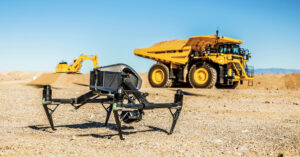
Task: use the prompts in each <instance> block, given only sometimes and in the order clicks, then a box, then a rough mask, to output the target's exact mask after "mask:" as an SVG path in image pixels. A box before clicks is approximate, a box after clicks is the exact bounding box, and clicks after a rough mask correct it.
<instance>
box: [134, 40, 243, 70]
mask: <svg viewBox="0 0 300 157" xmlns="http://www.w3.org/2000/svg"><path fill="white" fill-rule="evenodd" d="M216 41H217V36H216V35H205V36H194V37H190V38H189V39H188V40H183V39H178V40H169V41H163V42H160V43H157V44H154V45H153V46H151V47H149V48H142V49H135V50H134V54H135V55H137V56H140V57H144V58H149V59H152V60H155V61H158V62H162V63H172V64H179V65H181V64H186V63H187V61H188V59H189V57H188V56H189V54H190V52H191V51H192V50H193V51H199V52H201V51H203V50H204V48H205V46H206V45H207V44H210V45H211V46H214V45H215V44H216ZM218 43H224V44H225V43H232V44H242V43H243V41H241V40H237V39H233V38H228V37H219V39H218Z"/></svg>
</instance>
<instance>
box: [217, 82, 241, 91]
mask: <svg viewBox="0 0 300 157" xmlns="http://www.w3.org/2000/svg"><path fill="white" fill-rule="evenodd" d="M238 85H239V82H238V81H236V82H233V84H232V85H222V84H216V88H219V89H235V88H236V87H237V86H238Z"/></svg>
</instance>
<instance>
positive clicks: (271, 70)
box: [254, 68, 300, 74]
mask: <svg viewBox="0 0 300 157" xmlns="http://www.w3.org/2000/svg"><path fill="white" fill-rule="evenodd" d="M254 72H255V74H291V73H300V70H296V69H282V68H261V69H255V71H254Z"/></svg>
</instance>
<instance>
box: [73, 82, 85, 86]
mask: <svg viewBox="0 0 300 157" xmlns="http://www.w3.org/2000/svg"><path fill="white" fill-rule="evenodd" d="M73 84H76V85H79V86H84V87H89V85H88V84H84V83H76V82H74V83H73Z"/></svg>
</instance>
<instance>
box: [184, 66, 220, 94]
mask: <svg viewBox="0 0 300 157" xmlns="http://www.w3.org/2000/svg"><path fill="white" fill-rule="evenodd" d="M189 82H190V84H191V86H192V87H194V88H212V87H213V86H215V84H216V82H217V71H216V69H215V68H213V67H212V66H210V65H209V64H203V65H200V64H194V65H193V66H192V67H191V69H190V72H189Z"/></svg>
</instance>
